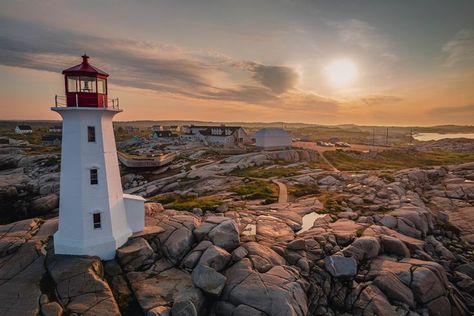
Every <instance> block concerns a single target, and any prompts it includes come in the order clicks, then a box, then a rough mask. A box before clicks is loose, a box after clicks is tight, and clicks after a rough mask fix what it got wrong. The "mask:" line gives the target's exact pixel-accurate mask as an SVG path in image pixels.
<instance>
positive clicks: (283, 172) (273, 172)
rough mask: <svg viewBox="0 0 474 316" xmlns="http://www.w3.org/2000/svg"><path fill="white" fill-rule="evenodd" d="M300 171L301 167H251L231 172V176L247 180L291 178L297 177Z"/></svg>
mask: <svg viewBox="0 0 474 316" xmlns="http://www.w3.org/2000/svg"><path fill="white" fill-rule="evenodd" d="M300 170H301V168H300V167H289V168H284V167H275V168H270V169H263V168H261V167H249V168H245V169H235V170H233V171H231V172H230V175H232V176H237V177H246V178H272V177H289V176H294V175H296V174H297V173H298V171H300Z"/></svg>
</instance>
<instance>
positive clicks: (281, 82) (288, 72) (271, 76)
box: [237, 61, 298, 94]
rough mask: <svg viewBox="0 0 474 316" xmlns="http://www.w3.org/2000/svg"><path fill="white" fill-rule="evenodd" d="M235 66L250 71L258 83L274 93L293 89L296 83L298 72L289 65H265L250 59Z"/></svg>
mask: <svg viewBox="0 0 474 316" xmlns="http://www.w3.org/2000/svg"><path fill="white" fill-rule="evenodd" d="M237 66H238V67H240V68H242V69H245V70H248V71H250V72H251V73H252V77H253V78H254V79H255V80H256V81H257V82H258V83H260V84H261V85H263V86H264V87H267V88H269V89H270V90H272V91H273V92H274V93H276V94H281V93H283V92H286V91H288V90H290V89H293V88H294V87H295V85H296V84H297V83H298V74H297V73H296V71H295V70H293V69H292V68H289V67H284V66H266V65H262V64H258V63H255V62H251V61H247V62H243V63H239V64H238V65H237Z"/></svg>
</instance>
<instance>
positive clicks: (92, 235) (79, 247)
mask: <svg viewBox="0 0 474 316" xmlns="http://www.w3.org/2000/svg"><path fill="white" fill-rule="evenodd" d="M63 74H64V75H65V76H66V78H65V79H66V80H65V82H66V83H67V84H66V100H67V106H58V105H57V104H56V106H55V107H52V108H51V110H53V111H55V112H57V113H58V114H60V115H61V117H62V119H63V132H62V147H61V181H60V200H59V227H58V231H57V232H56V233H55V234H54V250H55V253H56V254H69V255H89V256H99V257H100V258H101V259H103V260H109V259H112V258H114V256H115V250H116V249H117V248H118V247H120V246H121V245H123V244H124V243H125V242H126V241H127V239H128V238H129V237H130V236H131V235H132V233H133V232H138V231H142V230H143V229H144V223H145V222H144V215H145V214H144V199H143V198H142V197H140V196H134V195H129V194H124V193H123V191H122V184H121V181H120V172H119V167H118V159H117V149H116V147H115V138H114V131H113V126H112V119H113V117H114V116H115V115H116V114H118V113H120V112H122V110H121V109H119V108H118V106H117V104H118V101H117V100H115V101H114V102H113V103H112V102H105V101H104V100H107V94H106V92H107V80H106V79H107V77H108V75H107V74H106V73H105V72H103V71H101V70H99V69H97V68H95V67H93V66H91V65H90V64H89V62H88V56H85V55H84V56H83V62H82V64H79V65H77V66H74V67H71V68H69V69H66V70H64V71H63ZM86 82H87V83H88V84H87V85H86V84H85V83H86ZM90 86H92V87H98V88H97V89H90V88H89V87H90ZM86 88H89V89H86ZM110 104H112V107H109V105H110Z"/></svg>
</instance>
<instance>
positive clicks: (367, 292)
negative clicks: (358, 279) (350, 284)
mask: <svg viewBox="0 0 474 316" xmlns="http://www.w3.org/2000/svg"><path fill="white" fill-rule="evenodd" d="M353 308H354V312H355V313H354V314H356V315H383V316H397V315H398V314H397V312H396V310H395V307H394V306H392V305H391V304H390V303H389V301H388V300H387V298H386V296H385V295H384V294H383V293H382V291H380V290H379V288H378V287H376V286H374V285H368V286H367V287H365V288H364V289H363V290H362V292H361V293H360V295H359V298H358V299H357V300H356V301H355V303H354V306H353Z"/></svg>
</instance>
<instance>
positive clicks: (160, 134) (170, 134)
mask: <svg viewBox="0 0 474 316" xmlns="http://www.w3.org/2000/svg"><path fill="white" fill-rule="evenodd" d="M174 137H178V134H174V133H173V132H172V131H154V132H153V133H152V134H151V138H153V139H162V138H174Z"/></svg>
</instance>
